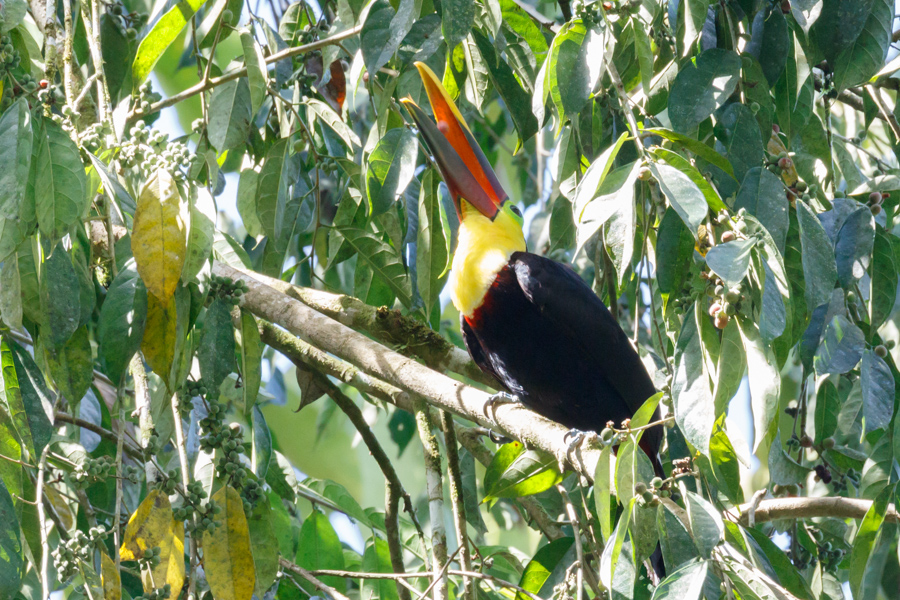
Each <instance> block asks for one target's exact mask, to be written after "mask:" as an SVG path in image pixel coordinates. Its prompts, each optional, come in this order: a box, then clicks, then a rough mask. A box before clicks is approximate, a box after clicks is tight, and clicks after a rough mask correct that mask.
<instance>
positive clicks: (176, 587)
mask: <svg viewBox="0 0 900 600" xmlns="http://www.w3.org/2000/svg"><path fill="white" fill-rule="evenodd" d="M172 523H173V529H172V531H171V535H169V536H168V537H167V538H166V539H165V540H163V542H162V543H161V544H160V546H159V548H160V555H159V559H160V560H159V564H158V565H157V566H156V567H155V568H154V569H153V571H152V572H150V571H147V570H146V569H144V570H143V571H141V583H143V584H144V591H145V592H151V591H153V589H154V588H160V587H162V586H164V585H166V584H167V583H168V584H169V585H170V586H171V590H172V591H171V595H170V597H173V598H177V597H178V595H179V591H180V590H181V586H183V585H184V523H182V522H181V521H175V520H173V521H172Z"/></svg>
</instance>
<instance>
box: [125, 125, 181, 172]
mask: <svg viewBox="0 0 900 600" xmlns="http://www.w3.org/2000/svg"><path fill="white" fill-rule="evenodd" d="M129 133H130V134H131V138H130V139H128V140H125V141H124V142H122V145H121V147H120V149H119V157H118V158H119V162H120V163H121V164H122V166H123V167H130V168H137V169H140V170H141V171H142V172H143V174H144V175H148V174H149V173H151V172H152V171H155V170H156V169H165V170H167V171H169V172H170V173H172V175H173V176H174V177H175V178H176V179H179V178H181V177H183V173H182V172H181V168H187V167H188V166H190V164H191V162H192V161H193V159H194V155H193V153H192V152H191V151H190V150H189V149H188V147H187V146H186V145H185V144H184V143H182V142H175V141H173V142H170V141H169V135H168V134H166V133H163V132H162V131H158V130H156V129H150V128H149V127H148V126H147V124H146V123H144V122H143V121H138V122H137V124H136V125H135V126H134V127H132V128H131V130H130V131H129Z"/></svg>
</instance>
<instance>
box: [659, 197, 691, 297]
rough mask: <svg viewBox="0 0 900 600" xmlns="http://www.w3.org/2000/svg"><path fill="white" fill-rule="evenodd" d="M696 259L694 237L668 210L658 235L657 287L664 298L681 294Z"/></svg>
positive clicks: (673, 211)
mask: <svg viewBox="0 0 900 600" xmlns="http://www.w3.org/2000/svg"><path fill="white" fill-rule="evenodd" d="M693 258H694V237H693V236H692V235H691V232H690V231H689V230H688V228H687V227H686V226H685V224H684V221H682V220H681V217H679V216H678V213H676V212H675V209H673V208H671V207H669V208H667V209H666V212H665V214H664V215H663V218H662V220H661V221H660V223H659V229H658V230H657V232H656V261H657V264H656V284H657V285H658V286H659V291H660V293H662V294H677V293H679V292H681V290H682V288H683V287H684V284H685V282H686V281H687V276H688V274H689V272H690V265H691V262H692V261H693Z"/></svg>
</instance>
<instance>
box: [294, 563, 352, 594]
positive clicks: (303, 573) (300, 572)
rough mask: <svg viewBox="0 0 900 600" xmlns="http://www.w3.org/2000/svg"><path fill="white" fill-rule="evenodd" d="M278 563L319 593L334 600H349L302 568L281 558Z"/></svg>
mask: <svg viewBox="0 0 900 600" xmlns="http://www.w3.org/2000/svg"><path fill="white" fill-rule="evenodd" d="M278 562H279V564H281V566H282V568H284V569H287V570H288V571H290V572H291V573H296V574H297V575H299V576H300V577H302V578H303V579H305V580H306V581H308V582H310V583H311V584H312V585H313V587H314V588H316V589H317V590H319V591H320V592H324V593H325V594H326V595H327V596H331V597H332V598H334V599H335V600H350V599H349V598H348V597H347V596H345V595H344V594H342V593H340V592H339V591H337V590H336V589H334V588H333V587H331V586H330V585H328V584H326V583H323V582H322V581H321V580H319V579H318V578H317V577H316V576H315V575H313V574H312V573H310V572H309V571H307V570H306V569H304V568H303V567H301V566H299V565H295V564H294V563H292V562H291V561H289V560H285V559H283V558H280V559H278Z"/></svg>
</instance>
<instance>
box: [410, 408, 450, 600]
mask: <svg viewBox="0 0 900 600" xmlns="http://www.w3.org/2000/svg"><path fill="white" fill-rule="evenodd" d="M416 426H417V428H418V431H419V439H420V440H421V441H422V447H423V449H424V451H425V482H426V490H427V494H428V512H429V514H430V515H431V555H432V565H433V568H434V571H435V576H434V579H433V580H432V582H431V587H434V600H447V575H446V570H447V565H449V561H448V560H447V532H446V530H445V528H444V484H443V477H442V476H441V455H440V450H439V448H438V443H437V438H436V437H435V436H434V433H432V431H431V419H429V418H428V405H427V404H426V403H425V402H424V401H423V400H420V401H419V408H418V409H417V410H416Z"/></svg>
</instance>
